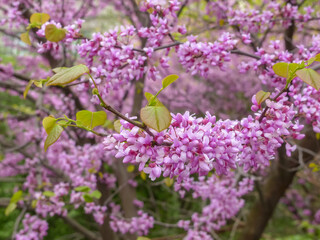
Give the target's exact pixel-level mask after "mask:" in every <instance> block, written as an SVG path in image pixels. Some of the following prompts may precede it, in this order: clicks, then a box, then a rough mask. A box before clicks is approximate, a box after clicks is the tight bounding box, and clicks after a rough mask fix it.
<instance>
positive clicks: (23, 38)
mask: <svg viewBox="0 0 320 240" xmlns="http://www.w3.org/2000/svg"><path fill="white" fill-rule="evenodd" d="M20 39H21V41H22V42H24V43H26V44H28V45H30V46H31V41H30V36H29V31H27V32H24V33H21V35H20Z"/></svg>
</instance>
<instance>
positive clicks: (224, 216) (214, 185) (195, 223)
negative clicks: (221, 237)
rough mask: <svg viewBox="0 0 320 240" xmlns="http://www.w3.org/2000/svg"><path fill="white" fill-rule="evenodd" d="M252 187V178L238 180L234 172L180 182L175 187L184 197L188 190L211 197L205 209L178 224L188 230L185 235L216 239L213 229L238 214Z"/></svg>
mask: <svg viewBox="0 0 320 240" xmlns="http://www.w3.org/2000/svg"><path fill="white" fill-rule="evenodd" d="M252 190H253V181H252V179H250V178H244V179H243V180H241V181H240V182H237V180H236V178H235V176H234V174H233V173H229V174H228V175H226V176H223V178H221V179H219V178H218V177H217V176H215V175H213V176H211V177H208V178H205V177H200V178H199V179H198V180H195V179H194V178H187V179H184V180H183V182H182V183H176V184H175V191H179V193H180V195H181V196H182V197H183V196H184V194H185V191H193V194H192V196H193V198H201V199H202V200H203V201H209V204H208V205H206V206H205V207H204V208H203V209H202V212H201V213H194V214H193V215H192V217H191V221H189V220H187V221H186V220H181V221H179V222H178V226H180V227H182V228H184V229H185V230H187V231H188V233H187V236H186V237H185V238H184V239H197V237H199V236H203V237H204V238H205V239H212V238H211V237H210V232H211V231H212V230H214V231H215V230H219V229H220V228H221V227H222V226H224V225H225V224H226V221H227V220H229V219H231V218H232V217H234V216H236V214H237V213H238V212H239V210H240V209H241V208H242V207H243V206H244V200H243V199H242V198H241V197H242V196H243V195H245V194H247V193H248V192H251V191H252Z"/></svg>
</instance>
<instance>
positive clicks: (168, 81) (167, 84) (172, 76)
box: [162, 74, 179, 89]
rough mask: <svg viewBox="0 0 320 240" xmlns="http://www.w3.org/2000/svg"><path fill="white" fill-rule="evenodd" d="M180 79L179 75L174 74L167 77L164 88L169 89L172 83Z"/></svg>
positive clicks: (163, 81) (163, 84) (164, 80)
mask: <svg viewBox="0 0 320 240" xmlns="http://www.w3.org/2000/svg"><path fill="white" fill-rule="evenodd" d="M178 78H179V76H178V75H175V74H172V75H169V76H167V77H165V78H164V79H163V80H162V88H163V89H165V88H166V87H168V86H169V85H170V84H171V83H173V82H175V81H176V80H177V79H178Z"/></svg>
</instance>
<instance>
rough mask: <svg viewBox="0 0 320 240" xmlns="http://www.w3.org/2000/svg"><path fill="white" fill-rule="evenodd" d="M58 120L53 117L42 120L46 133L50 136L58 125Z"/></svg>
mask: <svg viewBox="0 0 320 240" xmlns="http://www.w3.org/2000/svg"><path fill="white" fill-rule="evenodd" d="M56 122H57V119H55V118H54V117H53V116H49V117H45V118H44V119H43V120H42V126H43V127H44V129H45V130H46V133H47V134H49V133H50V132H51V130H52V128H53V127H54V126H55V125H56Z"/></svg>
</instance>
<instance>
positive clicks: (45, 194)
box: [42, 191, 56, 197]
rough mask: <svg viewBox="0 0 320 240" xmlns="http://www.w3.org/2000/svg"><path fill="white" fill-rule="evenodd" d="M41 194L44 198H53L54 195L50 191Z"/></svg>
mask: <svg viewBox="0 0 320 240" xmlns="http://www.w3.org/2000/svg"><path fill="white" fill-rule="evenodd" d="M42 194H43V196H46V197H54V196H55V195H56V194H55V193H54V192H51V191H44V192H43V193H42Z"/></svg>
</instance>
